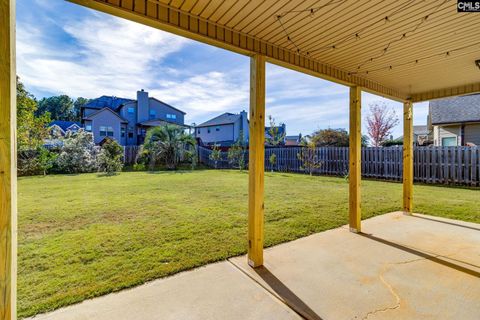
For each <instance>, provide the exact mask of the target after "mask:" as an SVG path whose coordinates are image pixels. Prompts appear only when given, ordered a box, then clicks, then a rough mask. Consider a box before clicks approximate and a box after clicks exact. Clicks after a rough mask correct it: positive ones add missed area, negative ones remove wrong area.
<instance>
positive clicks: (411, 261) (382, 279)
mask: <svg viewBox="0 0 480 320" xmlns="http://www.w3.org/2000/svg"><path fill="white" fill-rule="evenodd" d="M440 256H441V255H437V256H435V257H440ZM421 260H426V258H417V259H411V260H405V261H400V262H389V263H386V264H384V266H383V268H382V270H381V271H380V274H379V278H380V281H381V282H382V283H383V284H384V285H385V286H386V287H387V289H388V290H389V291H390V293H391V294H392V295H393V296H394V298H395V300H396V302H395V305H393V306H390V307H385V308H380V309H375V310H373V311H369V312H368V313H367V314H366V315H365V316H364V317H363V318H362V320H366V319H368V317H370V316H371V315H374V314H376V313H380V312H387V311H390V310H396V309H398V308H400V304H401V301H402V300H401V298H400V295H399V294H398V293H397V292H396V291H395V289H394V288H393V286H392V285H391V284H390V283H388V282H387V280H385V278H384V277H383V275H384V274H385V273H386V272H387V271H388V269H389V267H391V266H395V265H402V264H409V263H413V262H418V261H421Z"/></svg>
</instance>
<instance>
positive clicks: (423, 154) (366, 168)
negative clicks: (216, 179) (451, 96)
mask: <svg viewBox="0 0 480 320" xmlns="http://www.w3.org/2000/svg"><path fill="white" fill-rule="evenodd" d="M198 149H199V161H200V162H201V163H203V164H205V165H207V166H209V167H214V165H215V164H214V162H213V161H212V160H211V159H210V153H211V150H210V149H208V148H204V147H199V148H198ZM301 150H302V147H283V148H266V150H265V170H268V171H270V170H274V171H282V172H305V170H304V169H302V161H301V160H300V159H299V158H298V156H297V155H298V154H299V153H300V151H301ZM272 154H275V155H276V156H277V160H276V163H275V165H273V166H272V164H270V161H269V159H270V156H271V155H272ZM315 155H316V156H317V159H318V161H319V162H320V163H321V166H320V168H318V169H315V173H316V174H324V175H336V176H346V175H348V147H319V148H316V150H315ZM246 158H247V159H248V151H247V152H246ZM413 160H414V180H415V181H416V182H422V183H430V184H435V183H436V184H460V185H471V186H480V149H479V148H478V147H415V148H414V158H413ZM402 161H403V157H402V148H401V147H385V148H376V147H366V148H362V176H363V177H366V178H374V179H385V180H394V181H401V180H402V174H403V164H402ZM217 168H231V165H230V164H229V162H228V160H227V152H222V157H221V160H220V161H218V162H217Z"/></svg>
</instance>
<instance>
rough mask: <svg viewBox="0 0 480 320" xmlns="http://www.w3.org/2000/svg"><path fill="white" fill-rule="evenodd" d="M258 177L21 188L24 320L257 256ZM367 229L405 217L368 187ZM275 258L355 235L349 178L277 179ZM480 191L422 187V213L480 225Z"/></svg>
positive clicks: (392, 186) (269, 208)
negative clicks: (326, 237) (252, 223)
mask: <svg viewBox="0 0 480 320" xmlns="http://www.w3.org/2000/svg"><path fill="white" fill-rule="evenodd" d="M247 183H248V174H247V172H239V171H229V170H218V171H213V170H200V171H193V172H192V171H185V172H154V173H147V172H124V173H121V174H119V175H116V176H111V177H103V176H98V175H97V174H82V175H55V176H46V177H24V178H19V182H18V190H19V200H18V217H19V233H18V236H19V242H18V313H19V316H20V317H26V316H30V315H34V314H37V313H41V312H45V311H49V310H53V309H55V308H58V307H61V306H65V305H68V304H72V303H75V302H79V301H82V300H84V299H86V298H91V297H95V296H98V295H102V294H105V293H108V292H112V291H116V290H120V289H122V288H126V287H131V286H134V285H137V284H141V283H143V282H145V281H148V280H152V279H155V278H159V277H163V276H166V275H170V274H173V273H176V272H179V271H181V270H186V269H190V268H194V267H197V266H200V265H204V264H206V263H209V262H214V261H218V260H223V259H225V258H228V257H231V256H235V255H239V254H243V253H245V252H246V233H247V195H248V194H247V190H248V189H247ZM362 187H363V189H362V210H363V218H364V219H365V218H368V217H372V216H374V215H378V214H381V213H386V212H390V211H396V210H399V209H400V205H401V196H402V186H401V184H398V183H389V182H379V181H363V182H362ZM265 189H266V199H265V208H266V212H265V241H266V245H267V246H272V245H275V244H278V243H281V242H285V241H289V240H293V239H296V238H299V237H303V236H306V235H309V234H312V233H315V232H320V231H323V230H327V229H331V228H335V227H338V226H340V225H343V224H345V223H347V215H348V213H347V212H348V194H347V192H348V183H347V181H345V180H344V179H342V178H335V177H311V176H307V175H296V174H286V173H266V178H265ZM479 194H480V193H479V190H469V189H460V188H445V187H435V186H426V185H419V186H415V200H414V208H415V212H420V213H426V214H431V215H438V216H443V217H448V218H454V219H460V220H465V221H472V222H480V207H479V206H478V199H479Z"/></svg>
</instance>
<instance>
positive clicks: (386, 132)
mask: <svg viewBox="0 0 480 320" xmlns="http://www.w3.org/2000/svg"><path fill="white" fill-rule="evenodd" d="M398 122H399V120H398V117H397V115H396V114H395V110H393V109H389V108H388V107H387V105H386V104H385V103H379V102H377V103H373V104H370V114H369V115H368V116H367V130H368V136H369V137H370V139H371V140H372V144H373V146H374V147H379V146H381V145H382V143H383V142H384V141H385V140H387V138H388V137H389V136H390V134H391V132H392V129H393V127H395V126H396V125H397V124H398Z"/></svg>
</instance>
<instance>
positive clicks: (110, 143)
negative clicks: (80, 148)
mask: <svg viewBox="0 0 480 320" xmlns="http://www.w3.org/2000/svg"><path fill="white" fill-rule="evenodd" d="M122 158H123V148H122V146H121V145H119V144H118V142H117V141H115V140H114V139H110V138H106V140H105V141H104V142H103V144H102V148H101V149H100V152H99V153H98V157H97V164H98V170H99V171H101V172H105V173H106V174H107V175H114V174H115V173H116V172H117V171H122V168H123V161H122Z"/></svg>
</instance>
